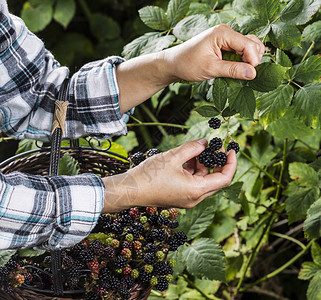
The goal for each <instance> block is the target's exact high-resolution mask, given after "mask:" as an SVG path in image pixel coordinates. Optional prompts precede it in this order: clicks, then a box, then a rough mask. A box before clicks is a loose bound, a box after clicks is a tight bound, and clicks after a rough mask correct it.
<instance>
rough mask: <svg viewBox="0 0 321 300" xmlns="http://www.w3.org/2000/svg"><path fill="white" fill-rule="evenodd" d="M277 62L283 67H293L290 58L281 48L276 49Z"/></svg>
mask: <svg viewBox="0 0 321 300" xmlns="http://www.w3.org/2000/svg"><path fill="white" fill-rule="evenodd" d="M275 58H276V63H277V64H279V65H281V66H283V67H289V68H291V67H292V62H291V60H290V58H289V57H288V56H287V55H286V54H285V53H284V52H283V51H282V50H280V49H276V56H275Z"/></svg>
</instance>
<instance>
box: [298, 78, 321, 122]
mask: <svg viewBox="0 0 321 300" xmlns="http://www.w3.org/2000/svg"><path fill="white" fill-rule="evenodd" d="M320 99H321V82H313V83H309V84H307V85H305V86H303V87H301V88H300V89H299V91H298V92H297V93H296V94H295V96H294V99H293V109H294V113H295V114H296V115H297V116H298V117H299V118H300V119H302V120H304V122H305V124H306V125H307V126H312V127H313V128H318V127H319V126H320V124H321V122H320V118H321V102H320Z"/></svg>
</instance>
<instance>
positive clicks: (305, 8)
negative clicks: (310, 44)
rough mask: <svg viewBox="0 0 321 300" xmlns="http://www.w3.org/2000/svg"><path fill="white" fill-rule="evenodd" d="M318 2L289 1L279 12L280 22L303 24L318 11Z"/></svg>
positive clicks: (317, 0)
mask: <svg viewBox="0 0 321 300" xmlns="http://www.w3.org/2000/svg"><path fill="white" fill-rule="evenodd" d="M320 6H321V1H320V0H291V1H290V2H289V3H288V4H287V5H286V7H285V8H284V9H283V10H282V11H281V16H280V19H281V21H282V22H288V23H292V24H297V25H299V24H305V23H306V22H308V21H309V20H310V18H311V17H312V16H313V15H314V14H315V13H316V12H317V11H318V9H319V8H320Z"/></svg>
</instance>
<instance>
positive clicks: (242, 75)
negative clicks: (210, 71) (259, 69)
mask: <svg viewBox="0 0 321 300" xmlns="http://www.w3.org/2000/svg"><path fill="white" fill-rule="evenodd" d="M216 67H217V68H216V74H217V75H216V77H230V78H236V79H245V80H251V79H254V78H255V76H256V71H255V68H254V67H253V66H251V65H250V64H247V63H243V62H235V61H225V60H221V61H217V62H216Z"/></svg>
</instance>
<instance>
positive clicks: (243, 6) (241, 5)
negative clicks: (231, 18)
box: [233, 0, 253, 15]
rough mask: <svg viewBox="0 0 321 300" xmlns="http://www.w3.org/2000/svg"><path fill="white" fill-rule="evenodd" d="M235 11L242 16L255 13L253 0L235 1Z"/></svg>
mask: <svg viewBox="0 0 321 300" xmlns="http://www.w3.org/2000/svg"><path fill="white" fill-rule="evenodd" d="M233 9H234V11H237V12H238V13H239V14H241V15H248V14H250V13H252V12H253V4H252V1H251V0H234V1H233Z"/></svg>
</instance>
